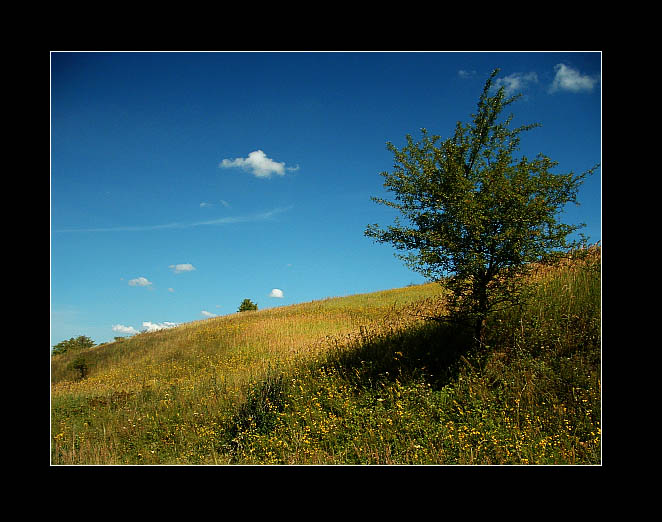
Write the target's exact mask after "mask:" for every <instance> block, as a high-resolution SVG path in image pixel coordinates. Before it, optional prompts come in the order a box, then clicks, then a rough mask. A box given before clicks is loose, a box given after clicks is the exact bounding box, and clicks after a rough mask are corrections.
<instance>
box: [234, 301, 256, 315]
mask: <svg viewBox="0 0 662 522" xmlns="http://www.w3.org/2000/svg"><path fill="white" fill-rule="evenodd" d="M249 310H257V304H256V303H254V302H253V301H251V300H250V299H244V300H243V301H242V302H241V304H240V305H239V309H238V310H237V312H246V311H249Z"/></svg>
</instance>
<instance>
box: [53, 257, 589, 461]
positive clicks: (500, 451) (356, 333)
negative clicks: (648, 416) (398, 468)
mask: <svg viewBox="0 0 662 522" xmlns="http://www.w3.org/2000/svg"><path fill="white" fill-rule="evenodd" d="M599 266H600V265H599V250H597V249H596V250H594V251H593V252H592V255H591V256H589V258H588V260H583V261H582V260H576V261H574V262H573V263H570V264H566V265H563V266H559V267H556V268H554V269H548V270H546V271H544V272H541V273H540V274H538V275H537V277H536V278H535V281H536V283H537V284H536V286H535V288H534V289H533V290H532V291H533V292H534V295H533V296H532V299H531V300H530V301H528V303H529V304H527V305H526V306H523V307H520V308H518V309H511V310H509V311H507V312H501V313H499V314H494V315H493V316H492V317H490V322H489V328H488V331H489V335H488V341H487V344H488V346H487V348H486V349H484V350H481V351H475V350H473V349H472V348H471V347H472V346H473V343H472V342H471V341H472V340H471V338H470V336H469V335H468V334H467V333H466V332H463V331H461V330H458V329H455V328H452V327H450V326H448V325H445V324H443V323H437V322H430V321H425V320H424V319H422V316H425V315H432V314H433V313H434V312H435V311H438V310H439V309H441V308H442V307H443V298H442V297H443V296H442V293H441V288H440V286H439V285H435V284H427V285H419V286H412V287H406V288H401V289H395V290H389V291H384V292H376V293H372V294H361V295H356V296H347V297H338V298H332V299H325V300H321V301H313V302H310V303H302V304H299V305H292V306H287V307H281V308H275V309H268V310H261V311H257V312H243V313H240V314H232V315H230V316H224V317H216V318H211V319H206V320H203V321H196V322H194V323H188V324H185V325H181V326H179V327H177V328H173V329H170V330H162V331H159V332H154V333H148V334H139V335H136V336H133V337H131V338H129V339H125V340H123V341H121V342H116V343H110V344H106V345H101V346H97V347H94V348H90V349H87V350H85V351H84V356H85V359H86V362H87V363H88V366H89V372H88V374H87V375H86V377H85V378H84V379H80V376H79V372H77V371H76V370H72V369H69V365H70V363H71V361H73V360H74V358H75V357H76V356H78V355H80V353H81V352H79V353H77V354H75V353H74V354H69V353H66V354H63V355H58V356H55V357H53V360H52V371H51V377H52V386H51V406H52V408H51V410H52V413H51V431H52V443H51V461H52V463H53V464H56V465H59V464H449V465H450V464H599V463H600V462H601V446H600V442H601V431H600V426H601V424H600V418H601V413H600V412H601V409H600V407H601V390H600V378H601V371H600V362H601V340H600V332H601V329H600V271H599Z"/></svg>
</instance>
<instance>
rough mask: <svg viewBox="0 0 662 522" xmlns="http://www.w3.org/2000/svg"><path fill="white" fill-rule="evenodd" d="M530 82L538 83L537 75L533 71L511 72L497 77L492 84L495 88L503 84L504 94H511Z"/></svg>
mask: <svg viewBox="0 0 662 522" xmlns="http://www.w3.org/2000/svg"><path fill="white" fill-rule="evenodd" d="M530 83H538V75H537V74H536V73H535V72H530V73H526V74H524V73H513V74H510V75H508V76H505V77H503V78H498V79H497V80H496V81H495V82H494V85H495V87H496V88H497V89H499V88H500V87H502V86H503V88H504V94H505V95H506V96H511V95H513V94H517V93H518V92H519V91H521V90H523V89H525V88H526V87H527V86H528V84H530Z"/></svg>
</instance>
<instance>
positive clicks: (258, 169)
mask: <svg viewBox="0 0 662 522" xmlns="http://www.w3.org/2000/svg"><path fill="white" fill-rule="evenodd" d="M218 166H219V167H220V168H222V169H229V168H233V167H238V168H241V169H243V170H246V171H248V172H250V173H251V174H253V176H255V177H257V178H270V177H271V175H272V174H277V175H278V176H284V175H285V171H286V170H289V171H294V170H298V169H299V166H298V165H297V166H296V167H288V168H285V163H284V162H279V161H274V160H272V159H271V158H269V157H267V155H266V154H265V153H264V152H263V151H261V150H259V149H258V150H254V151H253V152H251V153H250V154H248V157H247V158H234V159H224V160H223V161H221V163H220V164H219V165H218Z"/></svg>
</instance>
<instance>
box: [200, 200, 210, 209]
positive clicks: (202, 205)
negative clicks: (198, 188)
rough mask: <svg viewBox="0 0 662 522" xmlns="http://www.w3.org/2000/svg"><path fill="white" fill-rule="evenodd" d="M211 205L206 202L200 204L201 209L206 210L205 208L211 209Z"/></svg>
mask: <svg viewBox="0 0 662 522" xmlns="http://www.w3.org/2000/svg"><path fill="white" fill-rule="evenodd" d="M211 206H212V205H211V203H207V202H206V201H203V202H202V203H200V208H205V207H211Z"/></svg>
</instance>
